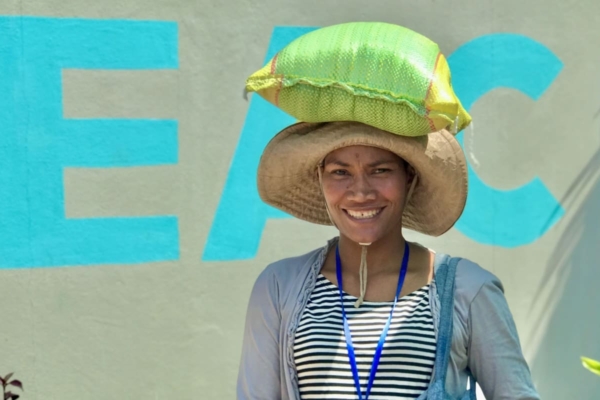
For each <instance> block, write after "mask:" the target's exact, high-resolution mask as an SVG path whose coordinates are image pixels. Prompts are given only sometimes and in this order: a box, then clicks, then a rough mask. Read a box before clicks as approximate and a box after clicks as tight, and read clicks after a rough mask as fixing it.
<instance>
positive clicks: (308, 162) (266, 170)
mask: <svg viewBox="0 0 600 400" xmlns="http://www.w3.org/2000/svg"><path fill="white" fill-rule="evenodd" d="M347 146H372V147H378V148H381V149H385V150H388V151H391V152H392V153H395V154H396V155H398V156H399V157H400V158H402V159H404V160H405V161H406V162H408V163H409V164H410V165H411V166H412V167H413V168H414V169H415V171H416V173H417V177H418V179H417V184H416V186H415V188H414V190H413V193H412V196H411V197H410V199H409V201H408V203H407V204H406V207H405V209H404V214H403V217H402V225H403V226H404V227H405V228H408V229H412V230H414V231H417V232H421V233H423V234H426V235H431V236H439V235H441V234H443V233H445V232H446V231H448V230H449V229H450V228H452V226H454V224H455V223H456V221H457V220H458V218H459V217H460V216H461V214H462V212H463V210H464V207H465V203H466V200H467V164H466V160H465V156H464V153H463V151H462V148H461V147H460V145H459V143H458V141H457V140H456V139H455V137H454V136H453V135H451V134H450V133H449V132H448V131H446V130H441V131H438V132H433V133H430V134H428V135H425V136H419V137H405V136H399V135H395V134H392V133H389V132H386V131H383V130H380V129H378V128H375V127H372V126H369V125H365V124H361V123H358V122H329V123H306V122H300V123H297V124H294V125H291V126H289V127H287V128H285V129H283V130H282V131H281V132H279V133H278V134H277V135H276V136H275V137H274V138H273V139H272V140H271V141H270V142H269V144H268V145H267V147H266V148H265V150H264V152H263V155H262V157H261V160H260V164H259V167H258V182H257V183H258V192H259V195H260V197H261V198H262V200H263V201H264V202H266V203H267V204H270V205H272V206H273V207H276V208H278V209H280V210H282V211H284V212H286V213H289V214H291V215H293V216H295V217H297V218H300V219H302V220H305V221H309V222H313V223H317V224H321V225H332V223H331V220H330V219H329V215H328V213H327V209H326V206H325V198H324V197H323V193H322V191H321V187H320V184H319V178H318V173H317V168H318V165H319V163H320V162H321V161H322V160H323V159H324V158H325V156H326V155H327V154H329V153H330V152H332V151H334V150H337V149H340V148H342V147H347Z"/></svg>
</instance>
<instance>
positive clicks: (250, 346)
mask: <svg viewBox="0 0 600 400" xmlns="http://www.w3.org/2000/svg"><path fill="white" fill-rule="evenodd" d="M278 297H279V285H278V283H277V279H276V276H275V274H274V273H273V270H272V268H267V269H265V270H264V271H263V272H262V273H261V274H260V275H259V277H258V279H257V280H256V282H255V284H254V287H253V289H252V293H251V295H250V302H249V304H248V311H247V313H246V326H245V330H244V340H243V345H242V358H241V362H240V368H239V373H238V382H237V399H238V400H277V399H280V398H281V385H280V360H281V356H280V354H279V352H280V350H279V333H280V332H279V330H280V326H281V323H280V321H281V316H280V310H279V305H278V304H279V301H278Z"/></svg>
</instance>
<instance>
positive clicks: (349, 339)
mask: <svg viewBox="0 0 600 400" xmlns="http://www.w3.org/2000/svg"><path fill="white" fill-rule="evenodd" d="M409 253H410V250H409V247H408V242H404V256H403V257H402V266H401V268H400V273H399V275H398V286H397V287H396V296H395V297H394V303H393V305H392V309H391V310H390V315H389V317H388V319H387V322H386V323H385V326H384V328H383V331H382V332H381V336H380V337H379V342H378V343H377V348H376V349H375V355H374V356H373V363H372V364H371V370H370V372H369V381H368V385H367V391H366V393H365V399H364V400H368V399H369V395H370V394H371V389H372V388H373V382H374V381H375V374H377V367H379V360H380V358H381V353H382V351H383V345H384V343H385V339H386V337H387V334H388V330H389V328H390V324H391V322H392V316H393V314H394V309H395V308H396V303H397V302H398V297H400V292H401V291H402V286H403V285H404V278H405V277H406V270H407V269H408V259H409ZM335 264H336V268H335V269H336V274H337V281H338V290H339V292H340V301H341V307H342V319H343V322H344V336H345V337H346V348H347V349H348V359H349V362H350V369H351V370H352V378H353V379H354V386H355V388H356V393H357V394H358V398H359V400H363V397H362V390H361V388H360V379H359V377H358V365H357V363H356V354H355V352H354V344H353V343H352V335H351V333H350V326H349V325H348V318H347V316H346V309H345V307H344V292H343V285H342V261H341V259H340V251H339V245H338V246H337V247H336V249H335Z"/></svg>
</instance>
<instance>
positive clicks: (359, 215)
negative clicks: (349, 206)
mask: <svg viewBox="0 0 600 400" xmlns="http://www.w3.org/2000/svg"><path fill="white" fill-rule="evenodd" d="M347 211H348V214H350V216H351V217H352V218H356V219H367V218H373V217H374V216H376V215H377V214H379V213H380V212H381V208H378V209H377V210H369V211H350V210H347Z"/></svg>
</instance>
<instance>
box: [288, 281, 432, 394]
mask: <svg viewBox="0 0 600 400" xmlns="http://www.w3.org/2000/svg"><path fill="white" fill-rule="evenodd" d="M355 300H356V298H355V297H353V296H350V295H347V294H345V295H344V307H345V311H346V316H347V321H348V326H349V328H350V332H351V338H352V339H351V340H352V343H351V344H352V346H353V348H354V353H355V358H356V365H357V371H358V376H359V380H360V382H361V388H362V390H363V391H364V390H366V388H367V382H368V377H369V372H370V370H371V365H372V361H373V355H374V354H375V350H376V348H377V344H378V342H379V340H380V337H381V333H382V331H383V329H384V326H385V325H386V323H387V321H388V319H389V318H390V311H391V310H392V303H391V302H387V303H386V302H365V303H364V304H363V305H362V306H361V307H360V308H354V306H353V304H354V301H355ZM347 345H348V343H347V340H346V338H345V335H344V328H343V315H342V309H341V300H340V295H339V291H338V289H337V287H336V286H335V285H333V284H332V283H331V282H329V281H328V280H327V279H326V278H325V277H324V276H323V275H320V276H319V278H318V279H317V283H316V286H315V288H314V290H313V292H312V293H311V295H310V298H309V300H308V302H307V305H306V307H305V308H304V310H303V312H302V314H301V318H300V322H299V325H298V328H297V330H296V332H295V337H294V345H293V351H294V362H295V367H296V373H297V377H298V384H299V389H300V394H301V398H303V399H304V398H320V399H338V398H344V397H345V396H347V395H348V394H350V395H351V394H352V393H354V394H355V393H356V389H355V383H354V379H353V376H352V370H351V367H350V363H349V357H348V349H347ZM435 350H436V339H435V332H434V326H433V317H432V313H431V307H430V304H429V286H428V285H427V286H424V287H422V288H420V289H418V290H416V291H414V292H413V293H410V294H409V295H407V296H404V297H402V298H400V299H399V300H398V302H397V305H396V307H395V309H394V312H393V314H391V319H390V326H389V330H388V332H387V335H386V338H385V342H384V345H383V350H382V353H381V359H380V362H379V365H378V367H377V374H376V376H375V381H374V384H373V390H372V394H371V396H370V399H373V400H376V399H377V398H388V399H389V398H398V399H413V398H416V397H418V395H419V394H420V393H421V392H423V391H424V390H425V389H426V388H427V386H428V384H429V381H430V379H431V373H432V370H433V363H434V359H435ZM314 396H317V397H314Z"/></svg>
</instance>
